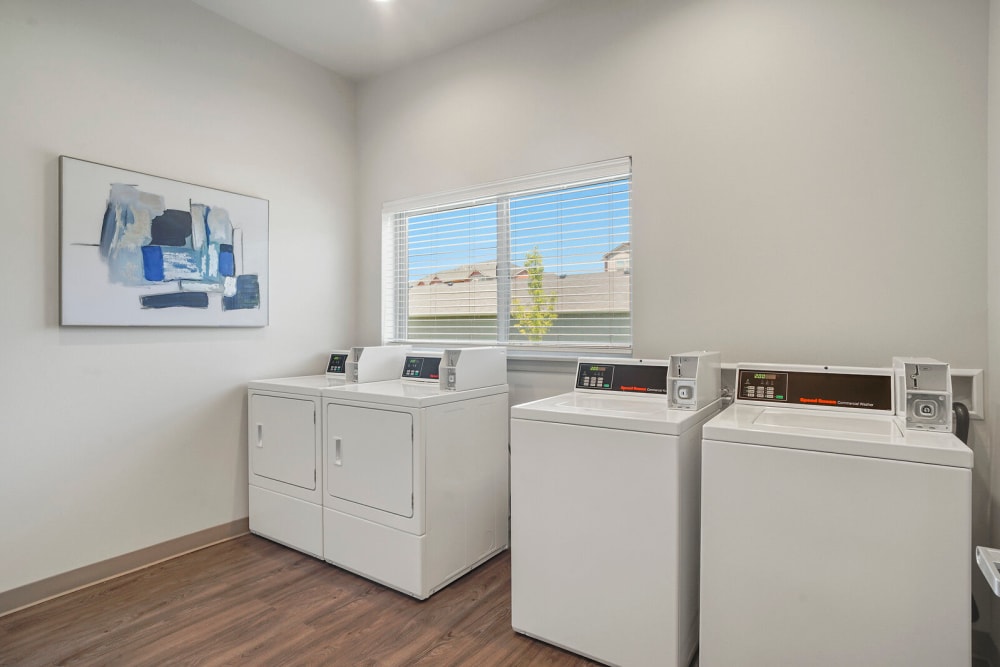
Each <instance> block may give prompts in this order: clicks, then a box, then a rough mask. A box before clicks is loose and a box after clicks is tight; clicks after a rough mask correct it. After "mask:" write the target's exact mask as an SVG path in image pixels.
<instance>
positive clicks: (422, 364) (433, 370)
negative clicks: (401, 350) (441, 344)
mask: <svg viewBox="0 0 1000 667" xmlns="http://www.w3.org/2000/svg"><path fill="white" fill-rule="evenodd" d="M440 368H441V357H407V358H406V363H405V364H403V375H402V377H404V378H408V379H410V380H437V379H438V377H439V375H438V371H439V369H440Z"/></svg>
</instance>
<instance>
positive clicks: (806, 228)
mask: <svg viewBox="0 0 1000 667" xmlns="http://www.w3.org/2000/svg"><path fill="white" fill-rule="evenodd" d="M988 9H989V2H987V0H963V1H962V2H943V1H941V0H885V1H880V2H871V1H870V0H754V2H746V1H745V0H690V1H680V0H678V1H673V2H668V1H664V0H628V1H626V0H618V1H615V2H609V1H607V0H579V1H578V2H573V3H567V5H566V6H564V7H563V8H562V9H561V10H557V11H555V12H553V13H550V14H548V15H547V16H545V17H543V18H541V19H538V20H534V21H531V22H528V23H524V24H522V25H520V26H516V27H514V28H512V29H509V30H506V31H503V32H501V33H497V34H495V35H493V36H491V37H488V38H485V39H482V40H478V41H476V42H474V43H472V44H469V45H466V46H465V47H462V48H459V49H456V50H453V51H450V52H448V53H445V54H442V55H440V56H438V57H435V58H432V59H429V60H427V61H423V62H420V63H416V64H413V65H411V66H409V67H407V68H404V69H401V70H398V71H395V72H393V73H390V74H388V75H385V76H382V77H379V78H376V79H374V80H372V81H369V82H367V83H365V84H362V85H361V86H360V87H359V89H358V127H359V132H358V141H359V160H360V172H359V200H358V207H359V215H360V233H361V236H360V246H359V252H360V267H361V268H360V271H361V272H360V274H359V278H360V283H359V284H360V295H359V312H360V327H361V330H360V332H359V333H360V334H361V335H362V336H363V337H365V338H368V339H371V340H376V339H377V338H378V335H379V329H378V328H379V322H380V319H379V294H378V286H379V237H380V207H381V204H382V202H384V201H389V200H394V199H399V198H403V197H411V196H416V195H420V194H428V193H433V192H439V191H444V190H450V189H455V188H460V187H463V186H469V185H473V184H477V183H482V182H487V181H492V180H497V179H502V178H508V177H513V176H518V175H522V174H529V173H533V172H538V171H543V170H547V169H553V168H557V167H563V166H569V165H574V164H581V163H586V162H591V161H595V160H601V159H606V158H612V157H617V156H621V155H631V156H633V170H634V177H633V191H634V197H633V238H634V240H635V251H634V257H633V262H634V268H633V274H634V276H635V279H634V280H635V293H634V307H633V312H634V317H635V331H634V334H635V349H636V353H637V354H638V355H641V356H647V357H652V356H663V355H667V354H669V353H671V352H680V351H685V350H688V349H717V350H720V351H722V352H723V360H724V361H728V362H735V361H741V360H746V361H751V360H759V361H785V362H797V363H829V364H849V365H888V364H889V363H890V360H891V357H892V356H894V355H920V356H931V357H936V358H940V359H943V360H947V361H949V362H950V363H951V364H952V365H953V366H955V367H968V368H985V367H986V365H987V312H986V303H987V302H986V286H987V251H986V243H985V240H986V218H987V216H986V187H985V177H984V174H985V173H986V79H987V67H986V65H987V37H988V34H987V32H988V31H987V23H988ZM995 259H996V258H994V262H993V263H994V264H995V263H996V261H995ZM538 383H541V385H540V386H542V387H543V390H542V391H549V390H550V389H555V388H556V387H557V386H558V385H559V383H558V382H557V381H555V380H554V378H553V377H552V376H551V374H545V375H544V376H543V375H542V374H533V373H514V374H512V384H513V385H514V389H515V392H514V396H513V399H512V400H513V401H514V402H517V401H518V400H523V399H526V398H533V397H535V396H537V395H538V393H539V390H538V389H537V388H536V385H538ZM570 386H571V381H569V380H567V382H566V383H565V389H569V387H570ZM994 395H996V392H994ZM994 412H995V408H994ZM973 448H974V451H975V453H976V456H977V461H978V463H979V466H978V467H977V469H976V471H975V476H976V481H975V484H974V539H975V540H976V541H979V542H981V541H983V540H988V539H989V529H988V525H987V518H986V517H987V506H988V503H989V486H988V479H989V458H990V456H989V454H990V452H989V443H988V437H987V434H986V429H985V428H983V426H982V425H977V427H976V429H975V433H974V439H973ZM970 553H971V551H970ZM976 585H977V587H979V589H980V591H981V590H982V586H981V582H979V581H978V580H977V582H976ZM981 602H983V600H982V599H981ZM981 606H982V605H981ZM986 612H987V613H988V610H986ZM998 636H1000V634H998Z"/></svg>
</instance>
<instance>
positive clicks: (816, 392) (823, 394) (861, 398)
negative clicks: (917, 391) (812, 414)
mask: <svg viewBox="0 0 1000 667" xmlns="http://www.w3.org/2000/svg"><path fill="white" fill-rule="evenodd" d="M737 384H738V385H739V394H738V396H737V398H739V399H740V400H743V401H760V402H763V403H780V404H784V405H801V406H804V407H809V406H816V407H833V408H852V409H860V410H892V376H891V375H865V374H855V373H809V372H803V371H769V370H754V369H744V368H741V369H740V372H739V378H738V381H737Z"/></svg>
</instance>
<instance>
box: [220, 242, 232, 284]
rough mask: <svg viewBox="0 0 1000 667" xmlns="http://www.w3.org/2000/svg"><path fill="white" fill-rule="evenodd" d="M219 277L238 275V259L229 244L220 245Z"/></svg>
mask: <svg viewBox="0 0 1000 667" xmlns="http://www.w3.org/2000/svg"><path fill="white" fill-rule="evenodd" d="M219 275H222V276H235V275H236V257H235V256H234V255H233V246H231V245H229V244H228V243H222V244H220V245H219Z"/></svg>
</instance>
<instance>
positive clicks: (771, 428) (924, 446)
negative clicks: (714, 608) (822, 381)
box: [702, 404, 972, 468]
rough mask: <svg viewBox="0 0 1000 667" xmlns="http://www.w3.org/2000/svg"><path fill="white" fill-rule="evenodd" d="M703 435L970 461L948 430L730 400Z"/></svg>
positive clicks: (940, 461) (961, 463) (920, 459)
mask: <svg viewBox="0 0 1000 667" xmlns="http://www.w3.org/2000/svg"><path fill="white" fill-rule="evenodd" d="M702 437H703V438H704V439H705V440H721V441H723V442H738V443H747V444H750V445H762V446H769V447H784V448H788V449H801V450H807V451H814V452H828V453H831V454H848V455H853V456H867V457H870V458H879V459H890V460H895V461H912V462H914V463H930V464H936V465H947V466H953V467H958V468H971V467H972V450H971V449H969V448H968V447H966V446H965V444H963V443H962V441H961V440H959V439H958V438H957V437H955V436H954V435H952V434H950V433H932V432H929V431H912V430H906V429H904V428H902V427H901V426H900V424H899V422H898V420H897V419H896V418H895V417H892V416H881V415H867V414H861V415H858V414H843V413H835V412H822V411H819V410H813V411H810V410H800V409H797V410H791V409H782V408H774V407H767V406H759V405H742V404H736V405H732V406H730V407H729V408H727V409H726V410H724V411H723V412H721V413H720V414H718V415H716V416H715V417H714V418H712V419H711V420H709V421H708V422H707V423H706V424H705V426H704V429H703V431H702Z"/></svg>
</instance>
